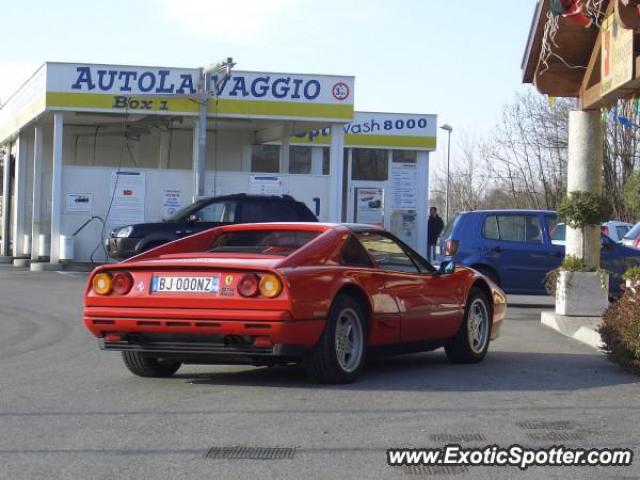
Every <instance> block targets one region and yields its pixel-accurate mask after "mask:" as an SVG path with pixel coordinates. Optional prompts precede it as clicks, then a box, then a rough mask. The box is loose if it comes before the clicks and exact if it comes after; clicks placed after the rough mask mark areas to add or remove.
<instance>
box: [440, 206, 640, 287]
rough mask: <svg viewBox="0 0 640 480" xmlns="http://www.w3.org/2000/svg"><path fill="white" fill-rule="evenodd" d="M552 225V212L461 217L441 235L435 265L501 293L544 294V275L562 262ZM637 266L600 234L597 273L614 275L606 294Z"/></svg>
mask: <svg viewBox="0 0 640 480" xmlns="http://www.w3.org/2000/svg"><path fill="white" fill-rule="evenodd" d="M557 225H558V217H557V214H556V212H553V211H546V210H485V211H474V212H462V213H459V214H458V215H456V217H455V218H454V219H453V220H452V221H451V222H450V223H449V225H447V228H446V229H445V231H444V233H443V234H442V237H441V240H440V252H441V256H440V260H454V261H455V262H456V263H458V264H462V265H466V266H469V267H472V268H474V269H476V270H478V271H480V272H482V273H483V274H485V275H486V276H488V277H489V278H491V279H492V280H493V281H494V282H495V283H496V284H498V285H499V286H500V287H502V289H503V290H504V291H505V292H506V293H512V294H531V295H544V294H546V290H545V287H544V279H545V276H546V274H547V273H548V272H549V271H551V270H553V269H555V268H557V267H558V266H559V265H560V263H561V262H562V260H563V258H564V236H563V235H559V233H560V232H559V231H556V230H559V229H556V226H557ZM559 236H562V237H563V238H559ZM638 265H640V251H639V250H636V249H632V248H627V247H625V246H622V245H619V244H617V243H615V242H614V241H612V240H611V239H610V238H609V237H607V236H606V235H602V253H601V268H603V269H605V270H608V271H610V272H613V273H614V275H611V277H610V290H609V291H610V292H611V293H613V294H615V293H618V292H619V291H620V284H621V283H622V281H623V280H622V275H623V274H624V272H625V271H626V270H627V269H628V268H631V267H634V266H638Z"/></svg>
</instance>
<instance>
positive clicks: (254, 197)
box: [198, 193, 300, 203]
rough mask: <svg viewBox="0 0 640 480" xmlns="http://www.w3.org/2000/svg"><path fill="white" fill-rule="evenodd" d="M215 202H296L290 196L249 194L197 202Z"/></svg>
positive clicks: (201, 199)
mask: <svg viewBox="0 0 640 480" xmlns="http://www.w3.org/2000/svg"><path fill="white" fill-rule="evenodd" d="M216 200H278V201H284V202H298V203H300V202H299V201H298V200H296V199H295V198H293V197H292V196H291V195H286V194H285V195H256V194H251V193H232V194H229V195H220V196H217V197H201V198H199V199H198V201H199V202H209V201H216Z"/></svg>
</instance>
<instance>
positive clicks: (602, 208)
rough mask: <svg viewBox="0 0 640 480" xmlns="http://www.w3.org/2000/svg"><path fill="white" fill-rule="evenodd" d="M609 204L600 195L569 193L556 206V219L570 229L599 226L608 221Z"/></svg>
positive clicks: (609, 213)
mask: <svg viewBox="0 0 640 480" xmlns="http://www.w3.org/2000/svg"><path fill="white" fill-rule="evenodd" d="M610 215H611V204H610V203H609V202H608V201H607V200H606V199H605V198H604V197H602V195H597V194H595V193H589V192H571V193H570V194H569V196H568V197H567V198H565V199H564V200H563V201H562V202H561V203H560V205H559V206H558V218H559V219H560V221H561V222H564V223H566V224H567V225H568V226H570V227H571V228H575V229H579V228H584V227H586V226H587V225H600V224H601V223H602V222H604V221H606V220H608V219H609V216H610Z"/></svg>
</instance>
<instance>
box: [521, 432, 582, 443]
mask: <svg viewBox="0 0 640 480" xmlns="http://www.w3.org/2000/svg"><path fill="white" fill-rule="evenodd" d="M527 436H528V437H529V438H530V439H531V440H538V441H547V440H548V441H551V442H570V441H572V440H584V437H585V436H584V434H582V433H578V432H530V433H527Z"/></svg>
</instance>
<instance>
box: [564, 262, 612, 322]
mask: <svg viewBox="0 0 640 480" xmlns="http://www.w3.org/2000/svg"><path fill="white" fill-rule="evenodd" d="M603 283H604V285H603ZM608 306H609V276H608V275H607V274H603V273H599V272H567V271H562V272H560V274H559V275H558V284H557V286H556V313H557V314H558V315H565V316H568V317H600V316H601V315H602V313H603V312H604V311H605V309H606V308H607V307H608Z"/></svg>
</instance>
